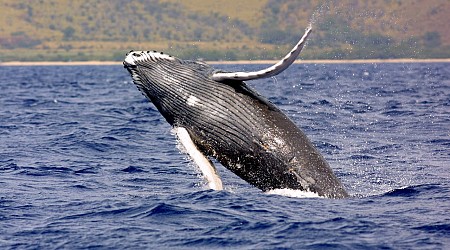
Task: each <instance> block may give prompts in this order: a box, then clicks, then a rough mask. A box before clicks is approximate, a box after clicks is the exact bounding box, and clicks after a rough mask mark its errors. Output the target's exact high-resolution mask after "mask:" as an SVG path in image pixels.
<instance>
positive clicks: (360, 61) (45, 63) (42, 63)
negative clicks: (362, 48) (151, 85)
mask: <svg viewBox="0 0 450 250" xmlns="http://www.w3.org/2000/svg"><path fill="white" fill-rule="evenodd" d="M277 62H278V61H277V60H240V61H206V63H208V64H219V65H220V64H227V65H229V64H275V63H277ZM294 63H295V64H363V63H370V64H373V63H450V58H442V59H405V58H403V59H402V58H400V59H354V60H297V61H295V62H294ZM82 65H97V66H98V65H105V66H106V65H122V62H119V61H74V62H61V61H40V62H19V61H12V62H0V66H82Z"/></svg>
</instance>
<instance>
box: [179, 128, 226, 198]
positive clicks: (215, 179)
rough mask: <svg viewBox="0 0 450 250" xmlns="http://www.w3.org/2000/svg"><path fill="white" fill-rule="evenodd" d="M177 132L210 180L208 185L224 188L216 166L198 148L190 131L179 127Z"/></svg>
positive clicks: (213, 187)
mask: <svg viewBox="0 0 450 250" xmlns="http://www.w3.org/2000/svg"><path fill="white" fill-rule="evenodd" d="M175 132H176V134H177V136H178V139H179V140H180V142H181V144H182V145H183V146H184V148H185V149H186V152H187V153H188V154H189V156H190V157H191V158H192V160H193V161H194V162H195V164H197V166H198V167H199V168H200V170H201V171H202V173H203V176H204V177H205V178H206V180H207V181H208V187H209V188H211V189H214V190H222V189H223V187H222V181H221V180H220V177H219V175H218V174H217V170H216V168H215V167H214V165H213V164H212V162H211V161H210V160H209V159H208V158H206V156H205V155H203V154H202V153H201V152H200V151H199V150H198V149H197V147H196V146H195V144H194V142H193V141H192V139H191V137H190V136H189V133H188V131H187V130H186V129H185V128H182V127H177V128H175Z"/></svg>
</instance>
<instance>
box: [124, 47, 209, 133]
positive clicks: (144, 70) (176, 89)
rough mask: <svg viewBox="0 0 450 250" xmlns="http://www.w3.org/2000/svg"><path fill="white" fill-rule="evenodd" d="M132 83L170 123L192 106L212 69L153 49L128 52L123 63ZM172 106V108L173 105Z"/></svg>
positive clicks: (206, 65)
mask: <svg viewBox="0 0 450 250" xmlns="http://www.w3.org/2000/svg"><path fill="white" fill-rule="evenodd" d="M123 65H124V67H125V68H126V69H127V70H128V72H129V73H130V74H131V77H132V78H133V82H134V84H135V85H136V86H137V88H138V89H139V90H140V91H141V93H142V94H143V95H145V96H146V97H147V98H148V99H149V100H151V102H152V103H153V104H154V105H155V106H156V107H157V108H158V110H159V111H160V112H161V114H162V115H163V116H164V117H165V118H166V120H167V121H168V122H169V123H170V124H172V125H173V123H174V120H175V119H176V117H177V116H179V115H180V114H177V113H178V112H182V110H186V109H190V108H193V106H194V105H192V104H194V103H195V101H196V100H197V99H198V98H200V96H199V94H196V95H194V93H198V92H199V90H202V89H205V87H207V86H206V85H208V84H211V82H212V81H214V80H212V79H211V76H212V75H213V72H214V69H213V67H211V66H210V65H208V64H206V63H204V62H201V61H190V60H182V59H179V58H176V57H174V56H171V55H168V54H165V53H162V52H156V51H130V52H129V53H128V54H127V55H126V57H125V60H124V62H123ZM175 107H176V108H175Z"/></svg>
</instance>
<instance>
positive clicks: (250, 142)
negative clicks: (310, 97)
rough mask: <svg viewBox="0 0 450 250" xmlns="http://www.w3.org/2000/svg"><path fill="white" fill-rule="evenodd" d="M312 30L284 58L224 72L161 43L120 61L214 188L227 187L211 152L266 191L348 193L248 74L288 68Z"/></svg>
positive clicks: (268, 74)
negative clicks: (179, 55)
mask: <svg viewBox="0 0 450 250" xmlns="http://www.w3.org/2000/svg"><path fill="white" fill-rule="evenodd" d="M310 33H311V27H309V28H308V29H306V31H305V34H304V35H303V36H302V38H301V39H300V41H299V42H298V43H297V44H296V45H295V46H294V48H293V49H292V50H291V51H290V52H289V53H288V54H287V55H286V56H285V57H284V58H283V59H282V60H280V61H279V62H278V63H276V64H275V65H273V66H271V67H269V68H266V69H263V70H260V71H256V72H224V71H220V70H216V69H214V68H213V67H212V66H210V65H208V64H206V63H204V62H201V61H188V60H181V59H179V58H176V57H173V56H170V55H167V54H164V53H162V52H156V51H130V52H129V53H128V54H127V55H126V58H125V60H124V62H123V65H124V67H125V68H126V69H127V70H128V71H129V73H130V74H131V77H132V79H133V82H134V84H135V85H136V86H137V88H138V89H139V90H140V91H141V92H142V94H143V95H144V96H146V97H147V98H148V99H149V100H150V101H151V102H152V103H153V104H154V105H155V107H156V108H157V109H158V110H159V112H160V113H161V114H162V116H163V117H164V118H165V119H166V120H167V122H169V123H170V124H171V125H172V126H173V127H174V129H175V131H176V134H177V136H178V138H179V140H180V142H181V144H183V145H184V147H185V148H186V151H187V153H188V154H189V155H190V156H191V158H192V159H193V161H194V162H195V163H196V164H197V165H198V166H199V167H200V169H201V171H202V173H203V174H204V176H205V178H206V179H207V181H208V183H209V187H210V188H213V189H216V190H221V189H222V182H221V180H220V177H219V175H218V173H217V170H216V169H215V167H214V166H213V164H212V162H211V161H210V159H209V158H208V157H214V158H215V159H217V160H218V161H219V162H220V163H221V164H222V165H223V166H225V167H226V168H227V169H229V170H231V171H232V172H233V173H235V174H236V175H238V176H239V177H241V178H242V179H244V180H245V181H247V182H248V183H250V184H252V185H254V186H255V187H257V188H259V189H261V190H263V191H270V190H277V189H293V190H303V191H309V192H314V193H317V194H318V195H320V196H322V197H327V198H345V197H348V194H347V192H346V191H345V189H344V187H343V186H342V184H341V182H340V181H339V179H338V178H337V177H336V176H335V175H334V173H333V171H332V170H331V168H330V167H329V165H328V164H327V162H326V161H325V159H324V157H323V156H322V155H321V154H320V153H319V151H318V150H317V149H316V148H315V147H314V145H313V144H312V143H311V141H310V140H309V139H308V138H307V137H306V135H305V134H304V133H303V132H302V131H301V130H300V129H299V128H298V127H297V126H296V125H295V124H294V123H293V122H292V121H291V120H290V119H289V118H288V117H287V116H286V115H285V114H284V113H283V112H282V111H281V110H280V109H279V108H277V107H276V106H275V105H274V104H273V103H271V102H270V101H268V100H267V99H266V98H264V97H263V96H261V95H260V94H258V93H257V92H256V91H255V90H253V89H252V88H250V87H249V86H247V85H246V83H245V82H244V81H247V80H254V79H260V78H266V77H271V76H275V75H277V74H279V73H280V72H282V71H283V70H285V69H287V68H288V67H289V66H290V65H291V64H292V63H293V62H294V61H295V59H296V58H297V56H298V55H299V53H300V51H301V50H302V48H303V46H304V44H305V42H306V39H307V37H308V36H309V34H310Z"/></svg>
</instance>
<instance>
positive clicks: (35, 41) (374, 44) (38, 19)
mask: <svg viewBox="0 0 450 250" xmlns="http://www.w3.org/2000/svg"><path fill="white" fill-rule="evenodd" d="M448 13H450V1H447V0H427V1H420V0H344V1H331V0H330V1H319V0H306V1H288V0H268V1H267V0H266V1H258V0H247V1H241V0H228V1H225V0H215V1H203V0H191V1H178V0H161V1H156V0H145V1H144V0H137V1H121V0H110V1H99V0H70V1H69V0H36V1H27V0H3V1H1V2H0V61H15V60H16V61H17V60H18V61H42V60H48V61H54V60H56V61H83V60H118V61H120V60H123V57H124V54H125V53H126V52H127V51H129V50H131V49H134V50H161V51H165V52H167V53H170V54H173V55H175V56H178V57H182V58H191V59H196V58H203V59H205V60H239V59H250V60H258V59H274V58H279V57H280V56H282V55H284V53H285V52H286V51H288V50H289V49H290V48H291V46H292V45H293V43H295V42H296V41H297V39H299V37H300V36H301V35H302V34H303V31H304V29H305V28H306V26H307V25H308V24H309V23H310V22H312V23H313V29H314V33H313V35H312V36H311V38H310V40H309V43H308V48H307V49H306V50H305V53H304V54H303V55H302V58H305V59H372V58H382V59H383V58H449V57H450V30H449V29H448V28H446V25H447V24H448V23H450V15H448Z"/></svg>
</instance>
